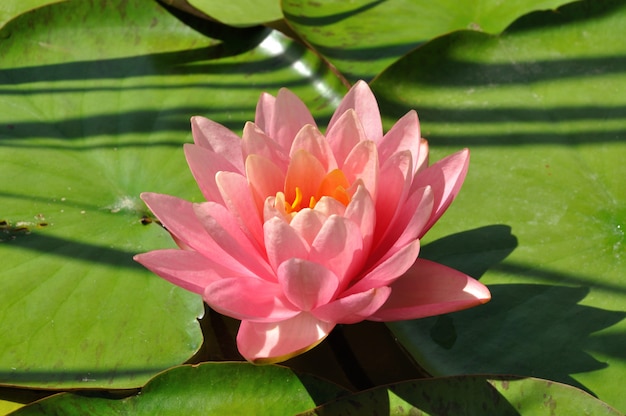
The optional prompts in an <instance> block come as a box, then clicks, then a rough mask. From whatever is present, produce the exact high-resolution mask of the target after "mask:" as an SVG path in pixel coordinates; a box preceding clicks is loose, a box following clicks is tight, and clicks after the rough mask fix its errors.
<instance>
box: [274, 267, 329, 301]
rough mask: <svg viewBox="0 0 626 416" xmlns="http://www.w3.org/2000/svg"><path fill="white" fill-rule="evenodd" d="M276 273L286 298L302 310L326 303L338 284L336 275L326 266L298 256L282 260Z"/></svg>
mask: <svg viewBox="0 0 626 416" xmlns="http://www.w3.org/2000/svg"><path fill="white" fill-rule="evenodd" d="M277 274H278V282H279V283H280V285H281V287H282V289H283V292H284V293H285V296H286V297H287V299H289V301H290V302H291V303H293V304H294V305H296V306H297V307H298V308H299V309H301V310H303V311H310V310H311V309H314V308H316V307H318V306H319V305H323V304H325V303H328V302H329V301H330V299H332V297H333V296H334V295H335V292H336V291H337V286H338V285H339V280H338V279H337V276H336V275H335V274H334V273H333V272H332V271H330V270H329V269H327V268H326V267H324V266H322V265H320V264H318V263H313V262H310V261H307V260H303V259H298V258H292V259H289V260H287V261H285V262H283V263H282V264H281V265H280V266H279V267H278V271H277Z"/></svg>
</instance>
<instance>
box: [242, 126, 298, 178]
mask: <svg viewBox="0 0 626 416" xmlns="http://www.w3.org/2000/svg"><path fill="white" fill-rule="evenodd" d="M242 147H243V152H244V156H245V157H246V158H247V157H248V156H250V155H259V156H263V157H265V158H266V159H268V160H271V161H272V162H273V163H274V164H275V165H276V166H278V167H279V168H280V170H281V171H283V172H287V166H288V165H289V155H288V153H287V152H286V151H285V149H283V148H282V147H281V146H279V145H278V143H276V142H275V141H274V140H273V139H271V138H270V137H269V136H267V135H266V134H265V133H264V132H263V131H262V130H261V129H260V128H259V127H257V126H256V125H255V124H254V123H250V122H248V123H246V125H245V126H244V128H243V136H242Z"/></svg>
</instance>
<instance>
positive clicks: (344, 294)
mask: <svg viewBox="0 0 626 416" xmlns="http://www.w3.org/2000/svg"><path fill="white" fill-rule="evenodd" d="M191 125H192V132H193V137H194V141H195V144H188V145H185V155H186V157H187V161H188V163H189V166H190V168H191V171H192V172H193V175H194V177H195V179H196V181H197V182H198V184H199V186H200V189H201V191H202V193H203V195H204V196H205V198H206V199H207V202H203V203H191V202H188V201H185V200H182V199H179V198H175V197H173V196H167V195H159V194H153V193H144V194H142V198H143V200H144V201H145V202H146V204H147V205H148V206H149V207H150V209H151V210H152V211H153V213H154V214H155V215H156V216H157V217H158V218H159V220H160V221H161V222H162V223H163V225H164V226H165V227H166V228H167V230H168V231H169V232H170V233H171V234H172V236H173V238H174V239H175V241H176V242H177V244H178V245H179V247H180V248H181V249H168V250H157V251H152V252H149V253H144V254H140V255H137V256H136V257H135V259H136V260H137V261H138V262H140V263H141V264H143V265H144V266H145V267H147V268H148V269H150V270H152V271H153V272H154V273H156V274H158V275H159V276H161V277H163V278H165V279H167V280H169V281H170V282H172V283H174V284H176V285H179V286H181V287H183V288H185V289H187V290H190V291H192V292H195V293H198V294H200V295H202V297H203V298H204V300H205V301H206V303H207V304H208V305H209V306H211V307H212V308H213V309H214V310H216V311H218V312H220V313H222V314H224V315H228V316H231V317H234V318H236V319H240V320H241V326H240V328H239V333H238V335H237V344H238V348H239V351H240V352H241V354H242V355H243V356H244V357H245V358H246V359H247V360H249V361H252V362H257V363H260V362H263V363H268V362H277V361H282V360H285V359H287V358H290V357H293V356H294V355H297V354H300V353H302V352H304V351H307V350H309V349H311V348H313V347H314V346H315V345H317V344H318V343H320V342H321V341H322V340H323V339H324V338H325V337H326V336H327V335H328V334H329V333H330V331H331V330H332V329H333V327H334V326H335V325H337V324H351V323H356V322H360V321H363V320H365V319H368V320H373V321H391V320H404V319H415V318H421V317H426V316H432V315H437V314H442V313H447V312H452V311H457V310H460V309H464V308H468V307H471V306H475V305H478V304H481V303H485V302H487V301H488V300H489V299H490V293H489V291H488V290H487V288H486V287H485V286H483V285H482V284H481V283H479V282H478V281H476V280H474V279H472V278H471V277H468V276H467V275H465V274H463V273H461V272H459V271H456V270H453V269H450V268H448V267H446V266H443V265H441V264H438V263H434V262H431V261H428V260H424V259H418V258H417V256H418V252H419V249H420V240H419V239H420V238H421V237H422V236H423V235H424V233H426V231H427V230H428V229H429V228H430V227H431V226H432V225H433V224H434V223H435V221H437V219H438V218H439V217H440V216H441V215H442V214H443V212H444V211H445V210H446V208H447V207H448V206H449V205H450V203H451V202H452V200H453V199H454V197H455V196H456V194H457V192H458V191H459V188H460V187H461V184H462V182H463V180H464V178H465V174H466V172H467V167H468V163H469V151H468V150H467V149H465V150H462V151H460V152H458V153H455V154H453V155H451V156H448V157H446V158H445V159H443V160H441V161H439V162H437V163H435V164H434V165H432V166H430V167H428V144H427V142H426V140H424V139H422V138H421V136H420V129H419V123H418V119H417V114H416V113H415V111H410V112H409V113H408V114H406V115H405V116H404V117H402V118H401V119H400V120H399V121H398V122H397V123H396V124H395V125H394V126H393V128H392V129H391V130H390V131H389V132H388V133H387V134H385V135H383V130H382V124H381V119H380V113H379V110H378V105H377V103H376V99H375V98H374V95H373V94H372V92H371V91H370V89H369V87H368V86H367V84H366V83H365V82H362V81H361V82H358V83H357V84H356V85H355V86H354V87H353V88H352V89H351V90H350V92H348V94H347V95H346V96H345V98H344V99H343V101H342V102H341V104H340V105H339V108H338V109H337V110H336V111H335V113H334V115H333V117H332V119H331V120H330V123H329V125H328V129H327V131H326V135H325V136H324V135H323V134H322V133H321V132H320V131H319V130H318V128H317V127H316V124H315V121H314V120H313V118H312V116H311V114H310V113H309V111H308V110H307V108H306V107H305V105H304V104H303V103H302V101H300V99H298V98H297V97H296V96H295V95H294V94H293V93H291V92H290V91H288V90H286V89H281V90H280V91H279V92H278V95H277V96H276V97H273V96H271V95H269V94H263V95H262V96H261V98H260V100H259V102H258V105H257V109H256V119H255V122H254V123H251V122H248V123H247V124H246V125H245V127H244V129H243V137H242V138H239V137H238V136H237V135H236V134H234V133H233V132H231V131H230V130H228V129H226V128H225V127H223V126H222V125H220V124H217V123H215V122H213V121H211V120H208V119H206V118H202V117H194V118H192V120H191Z"/></svg>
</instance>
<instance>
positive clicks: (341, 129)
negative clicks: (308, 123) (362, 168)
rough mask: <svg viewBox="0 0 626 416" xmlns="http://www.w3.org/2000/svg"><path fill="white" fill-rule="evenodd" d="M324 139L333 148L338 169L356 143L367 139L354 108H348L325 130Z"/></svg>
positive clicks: (341, 166)
mask: <svg viewBox="0 0 626 416" xmlns="http://www.w3.org/2000/svg"><path fill="white" fill-rule="evenodd" d="M326 140H328V144H329V146H330V147H331V149H332V150H333V154H334V155H335V160H336V161H337V166H338V167H339V169H341V168H343V164H344V162H345V160H346V158H347V157H348V155H349V154H350V152H351V151H352V149H353V148H354V146H356V145H357V144H359V143H360V142H362V141H365V140H367V136H366V135H365V132H364V131H363V126H361V122H360V121H359V119H358V117H357V115H356V113H355V112H354V110H348V111H346V112H345V113H344V114H342V115H341V117H339V118H338V119H337V122H336V123H335V124H334V125H333V126H329V127H328V130H327V131H326Z"/></svg>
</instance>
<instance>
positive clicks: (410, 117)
mask: <svg viewBox="0 0 626 416" xmlns="http://www.w3.org/2000/svg"><path fill="white" fill-rule="evenodd" d="M421 137H422V136H421V135H420V125H419V120H418V119H417V113H416V112H415V111H414V110H411V111H409V112H408V113H407V114H405V115H404V117H402V118H401V119H400V120H398V121H397V122H396V124H394V126H393V127H392V128H391V130H389V132H387V134H385V136H384V137H383V139H382V140H381V141H380V143H378V157H379V158H380V163H381V165H382V164H384V163H385V162H386V161H387V159H389V158H390V157H391V156H392V155H394V154H396V153H398V152H402V151H406V150H408V151H409V152H411V156H412V160H411V161H412V166H413V168H416V166H417V165H418V158H419V153H420V140H421ZM412 173H414V172H412Z"/></svg>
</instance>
